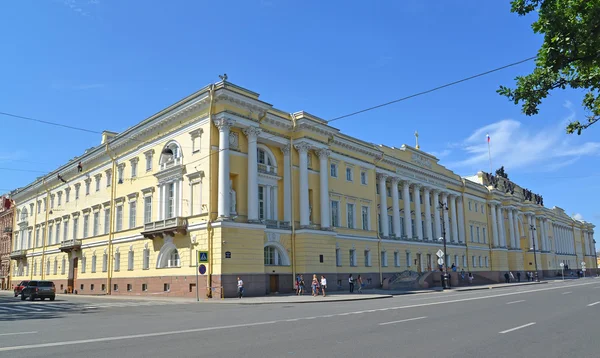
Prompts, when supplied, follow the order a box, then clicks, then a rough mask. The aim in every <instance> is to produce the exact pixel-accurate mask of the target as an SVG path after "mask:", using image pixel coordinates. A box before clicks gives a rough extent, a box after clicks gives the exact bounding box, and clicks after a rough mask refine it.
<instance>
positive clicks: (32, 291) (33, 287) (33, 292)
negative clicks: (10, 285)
mask: <svg viewBox="0 0 600 358" xmlns="http://www.w3.org/2000/svg"><path fill="white" fill-rule="evenodd" d="M27 298H29V300H30V301H33V300H35V299H36V298H39V299H41V300H42V301H43V300H45V299H46V298H49V299H50V301H54V299H55V298H56V287H55V286H54V282H52V281H29V283H27V286H25V287H24V288H23V290H22V291H21V300H23V301H24V300H26V299H27Z"/></svg>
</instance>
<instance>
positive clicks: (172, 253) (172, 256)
mask: <svg viewBox="0 0 600 358" xmlns="http://www.w3.org/2000/svg"><path fill="white" fill-rule="evenodd" d="M171 267H181V258H180V256H179V251H178V250H177V247H176V246H175V245H174V244H173V238H170V237H169V238H166V239H165V243H164V244H163V246H162V247H161V248H160V252H159V253H158V258H157V260H156V268H171Z"/></svg>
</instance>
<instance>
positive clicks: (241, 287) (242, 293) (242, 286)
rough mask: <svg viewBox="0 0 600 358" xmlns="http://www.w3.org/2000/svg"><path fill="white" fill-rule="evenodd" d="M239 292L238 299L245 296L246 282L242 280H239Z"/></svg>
mask: <svg viewBox="0 0 600 358" xmlns="http://www.w3.org/2000/svg"><path fill="white" fill-rule="evenodd" d="M237 291H238V298H240V299H241V298H242V297H243V296H244V281H242V279H241V278H239V277H238V278H237Z"/></svg>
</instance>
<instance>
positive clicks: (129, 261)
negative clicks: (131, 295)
mask: <svg viewBox="0 0 600 358" xmlns="http://www.w3.org/2000/svg"><path fill="white" fill-rule="evenodd" d="M127 270H129V271H133V251H132V250H129V253H128V254H127Z"/></svg>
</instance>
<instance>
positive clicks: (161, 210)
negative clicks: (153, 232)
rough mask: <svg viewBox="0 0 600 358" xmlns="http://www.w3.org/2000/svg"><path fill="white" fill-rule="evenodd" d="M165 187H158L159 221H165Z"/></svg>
mask: <svg viewBox="0 0 600 358" xmlns="http://www.w3.org/2000/svg"><path fill="white" fill-rule="evenodd" d="M164 188H165V186H164V185H162V184H160V185H159V186H158V218H157V220H163V219H164V216H163V215H164V214H163V213H164V212H165V197H164V191H165V189H164ZM98 217H100V214H98Z"/></svg>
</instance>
